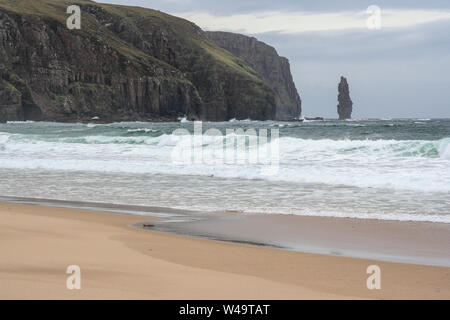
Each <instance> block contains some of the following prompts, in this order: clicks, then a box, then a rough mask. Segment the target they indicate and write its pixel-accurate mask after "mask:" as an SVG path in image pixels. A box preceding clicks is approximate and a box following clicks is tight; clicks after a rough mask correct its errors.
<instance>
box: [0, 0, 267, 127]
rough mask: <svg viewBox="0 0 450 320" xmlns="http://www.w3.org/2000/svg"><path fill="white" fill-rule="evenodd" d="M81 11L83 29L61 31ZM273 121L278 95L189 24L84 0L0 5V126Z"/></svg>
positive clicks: (8, 0) (13, 0)
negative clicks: (184, 119)
mask: <svg viewBox="0 0 450 320" xmlns="http://www.w3.org/2000/svg"><path fill="white" fill-rule="evenodd" d="M73 4H77V5H79V6H80V7H81V30H69V29H68V28H67V27H66V19H67V18H68V16H69V15H67V14H66V9H67V7H68V6H69V5H73ZM184 115H188V118H190V119H201V120H210V121H221V120H228V119H231V118H237V119H246V118H251V119H255V120H266V119H273V118H274V117H275V94H274V92H273V90H271V89H270V88H269V86H268V85H266V84H265V83H264V82H263V81H262V79H261V78H260V77H259V76H258V74H257V73H256V72H255V71H254V70H253V69H252V68H251V67H250V66H248V65H247V64H245V63H243V62H242V61H241V60H240V59H238V58H236V57H234V56H233V55H231V54H230V53H229V52H227V51H225V50H223V49H221V48H219V47H218V46H216V45H214V44H213V43H212V42H211V41H210V40H209V39H208V38H207V36H206V35H205V33H204V32H203V31H202V30H201V29H200V28H198V27H197V26H196V25H194V24H193V23H190V22H188V21H186V20H183V19H179V18H176V17H173V16H170V15H167V14H164V13H161V12H159V11H154V10H150V9H143V8H136V7H124V6H113V5H106V4H97V3H93V2H90V1H75V2H69V1H64V0H61V1H59V0H33V1H26V0H0V121H7V120H55V121H84V120H89V119H91V118H92V117H99V118H100V119H101V120H102V121H105V122H106V121H119V120H155V119H163V120H164V119H167V120H168V119H175V118H177V117H179V116H184Z"/></svg>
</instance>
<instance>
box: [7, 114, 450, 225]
mask: <svg viewBox="0 0 450 320" xmlns="http://www.w3.org/2000/svg"><path fill="white" fill-rule="evenodd" d="M211 128H215V129H218V130H220V131H221V132H222V133H223V134H224V136H223V137H217V136H216V137H203V139H201V141H200V142H198V141H197V142H195V143H199V145H201V146H203V147H204V149H202V150H203V154H204V155H205V154H207V155H208V156H209V159H215V160H218V159H219V160H220V159H221V158H220V157H221V155H222V151H223V146H224V143H223V142H224V141H226V139H227V138H229V137H230V136H231V135H230V134H228V135H227V136H226V135H225V134H226V130H227V129H228V130H235V129H238V128H243V129H244V130H247V129H255V131H256V132H260V131H259V130H261V129H263V130H264V129H267V130H269V132H270V130H273V129H278V130H279V139H276V137H273V139H269V140H268V142H267V144H268V145H270V146H272V145H274V144H276V145H277V150H278V159H277V166H278V170H277V171H276V173H275V174H272V175H262V174H261V164H259V163H253V164H252V163H248V161H247V162H246V161H244V162H243V163H237V162H230V163H224V162H220V161H212V162H211V161H200V162H197V163H174V161H173V153H174V148H176V147H177V145H178V144H179V143H180V136H179V135H176V136H174V135H173V134H172V133H173V132H174V130H176V129H186V130H187V131H186V132H191V133H193V132H194V123H192V122H184V123H143V122H133V123H114V124H107V125H101V124H62V123H45V122H39V123H32V122H25V123H18V122H16V123H7V124H0V178H1V181H2V183H1V184H0V195H4V196H19V197H35V198H47V199H60V200H77V201H96V202H105V203H121V204H139V205H151V206H161V207H173V208H184V209H198V210H206V211H223V210H238V211H242V212H244V213H245V212H248V213H264V214H274V213H275V214H276V213H280V214H295V215H313V216H314V215H317V216H338V217H356V218H362V219H367V218H376V219H393V220H412V221H433V222H445V223H450V120H446V119H436V120H430V119H404V120H398V119H394V120H391V119H384V120H355V121H335V120H329V121H310V122H308V121H307V122H303V123H298V122H273V121H264V122H259V121H231V122H222V123H203V124H202V129H203V131H206V130H208V129H211ZM233 135H234V136H236V133H234V134H233ZM196 150H197V151H198V149H196ZM251 151H252V149H251V147H249V146H246V147H244V149H241V150H237V151H236V154H235V159H246V157H247V156H248V154H249V153H251ZM241 153H242V154H241Z"/></svg>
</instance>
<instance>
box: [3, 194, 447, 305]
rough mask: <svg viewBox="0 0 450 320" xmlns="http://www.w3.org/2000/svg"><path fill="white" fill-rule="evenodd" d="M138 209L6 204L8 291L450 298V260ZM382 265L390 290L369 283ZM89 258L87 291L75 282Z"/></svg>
mask: <svg viewBox="0 0 450 320" xmlns="http://www.w3.org/2000/svg"><path fill="white" fill-rule="evenodd" d="M145 220H148V221H150V220H152V219H151V218H149V217H145V218H143V217H142V216H136V215H124V214H119V213H105V212H99V211H92V210H91V211H89V210H81V209H68V208H57V207H48V206H42V205H40V206H37V205H25V204H15V203H0V230H1V232H0V235H1V238H2V241H0V255H1V256H2V260H1V262H0V298H2V299H354V298H359V299H449V298H450V268H448V267H434V266H425V265H415V264H403V263H392V262H384V261H375V260H369V259H358V258H347V257H340V256H330V255H320V254H311V253H300V252H293V251H287V250H279V249H274V248H267V247H255V246H248V245H242V244H235V243H234V244H232V243H225V242H219V241H211V240H204V239H196V238H191V237H183V236H180V235H173V234H166V233H162V232H154V231H147V230H140V229H137V228H133V225H134V224H137V223H142V222H143V221H145ZM374 264H375V265H378V266H379V267H380V269H381V272H382V289H381V290H368V289H367V287H366V281H367V278H368V276H369V275H368V274H367V273H366V269H367V267H368V266H370V265H374ZM69 265H79V266H80V268H81V272H82V289H81V290H68V289H67V288H66V279H67V277H68V275H67V274H66V268H67V267H68V266H69Z"/></svg>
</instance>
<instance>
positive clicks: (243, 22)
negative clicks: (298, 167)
mask: <svg viewBox="0 0 450 320" xmlns="http://www.w3.org/2000/svg"><path fill="white" fill-rule="evenodd" d="M98 2H108V3H116V4H126V5H137V6H142V7H148V8H152V9H157V10H161V11H164V12H167V13H170V14H173V15H176V16H180V17H184V18H186V19H189V20H191V21H193V22H195V23H196V24H197V25H199V26H200V27H202V28H203V29H204V30H223V31H231V32H238V33H243V34H247V35H252V36H254V37H256V38H258V39H259V40H261V41H264V42H266V43H268V44H270V45H272V46H274V47H275V48H276V49H277V51H278V53H279V54H280V55H282V56H285V57H287V58H288V59H289V60H290V63H291V70H292V73H293V76H294V81H295V84H296V86H297V89H298V91H299V93H300V96H301V98H302V101H303V114H304V115H306V116H325V117H337V113H336V105H337V101H336V100H337V84H338V81H339V77H340V76H341V75H344V76H346V77H347V78H348V81H349V85H350V94H351V97H352V100H353V102H354V113H353V116H354V118H391V117H416V118H434V117H446V118H450V1H448V0H428V1H425V0H423V1H416V0H404V1H401V0H383V1H374V0H372V1H364V0H352V1H345V0H340V1H336V0H320V1H313V0H309V1H304V0H277V1H273V0H270V1H269V0H227V1H223V0H222V1H211V0H158V1H153V0H101V1H98ZM371 5H375V6H378V7H379V8H380V9H381V29H368V28H367V19H368V18H369V17H370V16H371V14H370V13H368V12H367V8H368V7H369V6H371Z"/></svg>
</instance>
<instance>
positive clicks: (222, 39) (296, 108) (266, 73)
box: [207, 32, 302, 120]
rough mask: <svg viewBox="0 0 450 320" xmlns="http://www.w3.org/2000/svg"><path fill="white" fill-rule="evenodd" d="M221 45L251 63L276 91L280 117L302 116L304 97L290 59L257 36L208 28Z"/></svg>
mask: <svg viewBox="0 0 450 320" xmlns="http://www.w3.org/2000/svg"><path fill="white" fill-rule="evenodd" d="M207 35H208V37H209V38H210V39H211V40H212V41H213V42H214V43H215V44H217V45H218V46H219V47H222V48H224V49H225V50H228V51H229V52H231V53H232V54H233V55H235V56H237V57H239V58H241V59H242V60H243V61H244V62H245V63H247V64H248V65H250V66H251V67H252V68H253V69H254V70H255V71H256V72H257V73H258V75H259V76H260V77H261V78H262V79H263V80H264V81H265V82H266V83H267V84H268V85H269V86H270V87H271V88H272V89H273V91H274V92H275V103H276V119H277V120H291V119H294V118H298V117H300V116H301V112H302V109H301V104H302V102H301V100H300V96H299V94H298V92H297V89H296V88H295V84H294V81H293V79H292V74H291V69H290V65H289V60H288V59H286V58H284V57H280V56H279V55H278V53H277V51H276V50H275V49H274V48H273V47H271V46H269V45H267V44H265V43H264V42H261V41H258V40H257V39H256V38H253V37H247V36H244V35H241V34H235V33H229V32H207Z"/></svg>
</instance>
